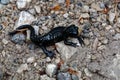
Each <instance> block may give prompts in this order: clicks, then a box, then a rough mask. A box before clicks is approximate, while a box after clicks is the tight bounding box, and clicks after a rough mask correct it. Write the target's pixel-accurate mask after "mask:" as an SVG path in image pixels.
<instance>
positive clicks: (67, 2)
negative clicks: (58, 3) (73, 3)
mask: <svg viewBox="0 0 120 80" xmlns="http://www.w3.org/2000/svg"><path fill="white" fill-rule="evenodd" d="M69 5H70V0H66V6H67V8H68V7H69Z"/></svg>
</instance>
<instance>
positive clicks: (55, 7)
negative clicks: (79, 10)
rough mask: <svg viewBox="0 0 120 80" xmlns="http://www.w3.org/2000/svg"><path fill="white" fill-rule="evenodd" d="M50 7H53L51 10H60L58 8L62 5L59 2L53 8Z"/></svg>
mask: <svg viewBox="0 0 120 80" xmlns="http://www.w3.org/2000/svg"><path fill="white" fill-rule="evenodd" d="M50 9H51V10H54V11H58V10H60V9H61V6H60V5H59V4H58V5H56V6H54V7H52V8H50Z"/></svg>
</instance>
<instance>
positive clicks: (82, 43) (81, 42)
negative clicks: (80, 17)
mask: <svg viewBox="0 0 120 80" xmlns="http://www.w3.org/2000/svg"><path fill="white" fill-rule="evenodd" d="M77 39H78V41H79V43H80V44H81V46H82V47H83V46H84V45H85V43H84V41H83V39H82V38H81V37H77Z"/></svg>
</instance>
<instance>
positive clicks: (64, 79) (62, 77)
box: [57, 72, 72, 80]
mask: <svg viewBox="0 0 120 80" xmlns="http://www.w3.org/2000/svg"><path fill="white" fill-rule="evenodd" d="M57 80H72V79H71V76H70V74H69V73H62V72H60V73H58V75H57Z"/></svg>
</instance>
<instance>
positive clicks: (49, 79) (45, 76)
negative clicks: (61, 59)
mask: <svg viewBox="0 0 120 80" xmlns="http://www.w3.org/2000/svg"><path fill="white" fill-rule="evenodd" d="M40 80H56V79H54V78H50V77H48V76H47V75H42V76H40Z"/></svg>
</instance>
